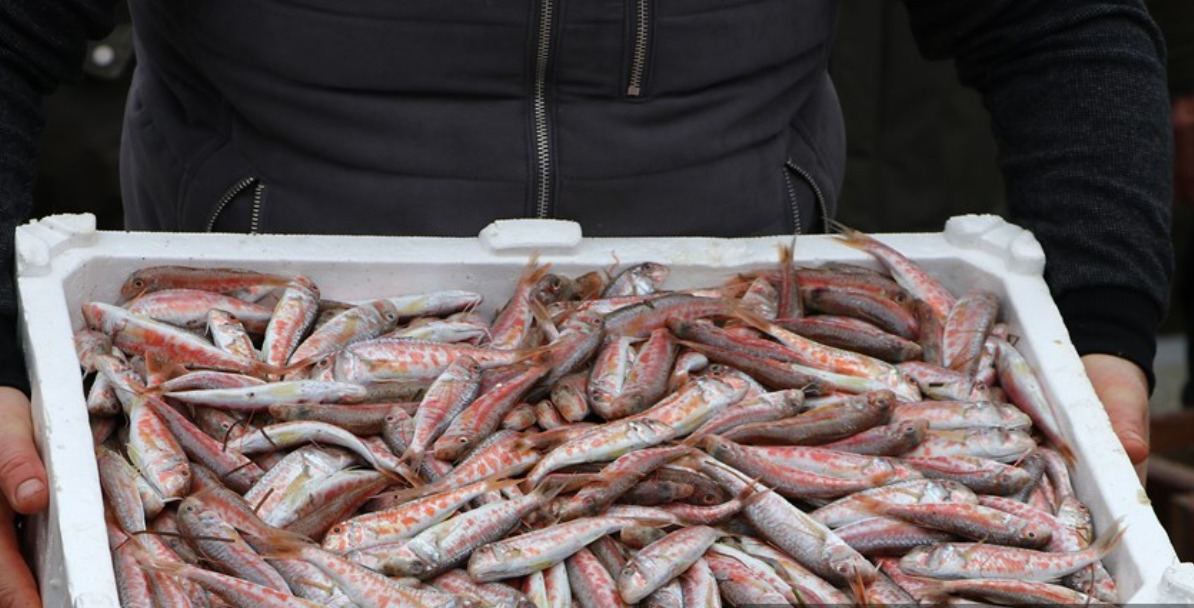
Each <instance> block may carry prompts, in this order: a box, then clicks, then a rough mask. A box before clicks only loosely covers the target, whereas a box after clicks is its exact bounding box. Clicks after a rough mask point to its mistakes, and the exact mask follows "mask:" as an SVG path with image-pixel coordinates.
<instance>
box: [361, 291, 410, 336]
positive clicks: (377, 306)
mask: <svg viewBox="0 0 1194 608" xmlns="http://www.w3.org/2000/svg"><path fill="white" fill-rule="evenodd" d="M368 306H369V309H371V310H372V311H373V312H374V313H375V314H376V315H377V318H378V320H379V321H381V325H382V327H383V329H382V331H389V330H391V329H393V328H395V327H397V326H398V319H399V318H400V317H401V316H402V314H401V311H399V310H398V306H397V305H396V304H394V302H393V301H392V300H390V299H388V298H381V299H378V300H373V301H372V302H370V303H369V304H368Z"/></svg>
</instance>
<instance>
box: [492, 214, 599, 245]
mask: <svg viewBox="0 0 1194 608" xmlns="http://www.w3.org/2000/svg"><path fill="white" fill-rule="evenodd" d="M581 237H582V234H581V230H580V224H578V223H576V222H572V221H568V220H533V219H515V220H497V221H495V222H493V223H492V224H490V225H488V226H486V227H485V228H484V229H483V230H481V232H480V234H478V235H477V238H478V239H480V241H481V246H482V247H484V248H485V249H488V250H490V251H493V252H498V253H524V252H527V251H544V250H572V249H575V248H576V247H577V246H578V245H580V241H581Z"/></svg>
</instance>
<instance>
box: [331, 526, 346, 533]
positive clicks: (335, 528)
mask: <svg viewBox="0 0 1194 608" xmlns="http://www.w3.org/2000/svg"><path fill="white" fill-rule="evenodd" d="M343 532H344V528H341V527H340V526H332V534H342V533H343Z"/></svg>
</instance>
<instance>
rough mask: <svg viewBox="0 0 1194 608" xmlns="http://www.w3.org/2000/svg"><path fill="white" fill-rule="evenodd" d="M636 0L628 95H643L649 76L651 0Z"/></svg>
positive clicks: (627, 86)
mask: <svg viewBox="0 0 1194 608" xmlns="http://www.w3.org/2000/svg"><path fill="white" fill-rule="evenodd" d="M633 2H634V5H635V6H634V8H635V11H634V28H633V30H634V36H633V37H634V43H633V45H632V47H631V56H630V79H629V82H628V83H627V85H626V96H627V97H642V96H643V85H644V81H645V80H646V77H647V50H648V46H647V44H648V42H649V41H650V27H649V26H650V20H649V19H650V16H651V0H633Z"/></svg>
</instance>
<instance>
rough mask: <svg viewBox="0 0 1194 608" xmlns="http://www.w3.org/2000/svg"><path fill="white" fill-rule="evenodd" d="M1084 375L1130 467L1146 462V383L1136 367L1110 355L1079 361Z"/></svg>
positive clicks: (1100, 355) (1094, 356)
mask: <svg viewBox="0 0 1194 608" xmlns="http://www.w3.org/2000/svg"><path fill="white" fill-rule="evenodd" d="M1082 364H1083V365H1084V366H1085V367H1086V375H1087V376H1089V377H1090V382H1091V384H1092V385H1093V386H1094V389H1095V393H1096V394H1097V395H1098V396H1099V400H1100V401H1102V402H1103V408H1104V409H1106V410H1107V417H1108V418H1110V419H1111V427H1112V428H1113V429H1114V430H1115V434H1116V436H1118V437H1119V441H1120V443H1122V444H1123V447H1124V451H1126V452H1127V453H1128V459H1129V460H1131V461H1132V464H1140V463H1142V462H1144V460H1145V459H1146V458H1148V380H1147V379H1146V378H1145V376H1144V372H1143V371H1142V370H1141V369H1140V368H1139V367H1137V366H1136V364H1134V363H1132V362H1131V361H1128V360H1126V359H1121V358H1119V357H1115V356H1112V355H1103V354H1094V355H1086V356H1085V357H1082Z"/></svg>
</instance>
